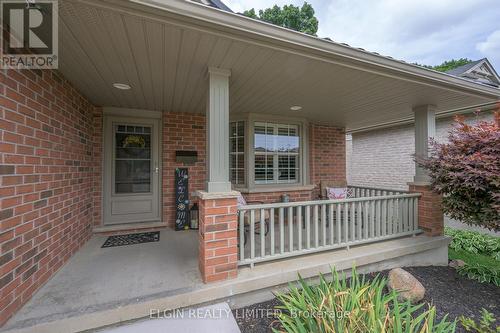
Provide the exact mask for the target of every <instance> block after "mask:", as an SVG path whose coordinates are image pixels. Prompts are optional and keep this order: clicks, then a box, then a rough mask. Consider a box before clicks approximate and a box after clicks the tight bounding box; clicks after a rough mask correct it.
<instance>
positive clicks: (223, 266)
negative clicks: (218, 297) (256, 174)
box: [198, 191, 239, 283]
mask: <svg viewBox="0 0 500 333" xmlns="http://www.w3.org/2000/svg"><path fill="white" fill-rule="evenodd" d="M238 195H239V193H238V192H228V193H207V192H203V191H198V197H199V201H198V205H199V214H200V216H199V218H200V223H199V227H200V230H199V267H200V272H201V276H202V279H203V282H205V283H208V282H214V281H222V280H226V279H231V278H235V277H236V276H237V275H238V266H237V261H238V232H237V228H238V218H237V196H238Z"/></svg>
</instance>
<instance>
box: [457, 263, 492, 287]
mask: <svg viewBox="0 0 500 333" xmlns="http://www.w3.org/2000/svg"><path fill="white" fill-rule="evenodd" d="M458 273H459V274H460V275H463V276H467V277H468V278H469V279H472V280H477V281H479V282H481V283H493V284H494V285H496V286H499V287H500V270H498V269H494V268H491V267H488V266H485V265H481V264H479V263H473V264H469V263H466V264H465V266H463V267H459V268H458Z"/></svg>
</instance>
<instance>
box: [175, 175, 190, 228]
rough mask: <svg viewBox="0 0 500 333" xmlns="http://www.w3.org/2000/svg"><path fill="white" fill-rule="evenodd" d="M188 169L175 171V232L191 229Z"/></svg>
mask: <svg viewBox="0 0 500 333" xmlns="http://www.w3.org/2000/svg"><path fill="white" fill-rule="evenodd" d="M188 178H189V176H188V169H187V168H177V169H175V207H176V213H175V230H184V229H188V228H189V186H188Z"/></svg>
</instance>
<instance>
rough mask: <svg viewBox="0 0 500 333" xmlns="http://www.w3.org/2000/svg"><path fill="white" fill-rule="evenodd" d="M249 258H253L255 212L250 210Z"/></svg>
mask: <svg viewBox="0 0 500 333" xmlns="http://www.w3.org/2000/svg"><path fill="white" fill-rule="evenodd" d="M250 258H252V259H253V258H255V210H253V209H251V210H250Z"/></svg>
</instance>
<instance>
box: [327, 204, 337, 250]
mask: <svg viewBox="0 0 500 333" xmlns="http://www.w3.org/2000/svg"><path fill="white" fill-rule="evenodd" d="M328 225H329V227H330V245H333V244H334V243H335V239H334V232H333V228H334V227H335V226H334V225H333V204H328Z"/></svg>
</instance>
